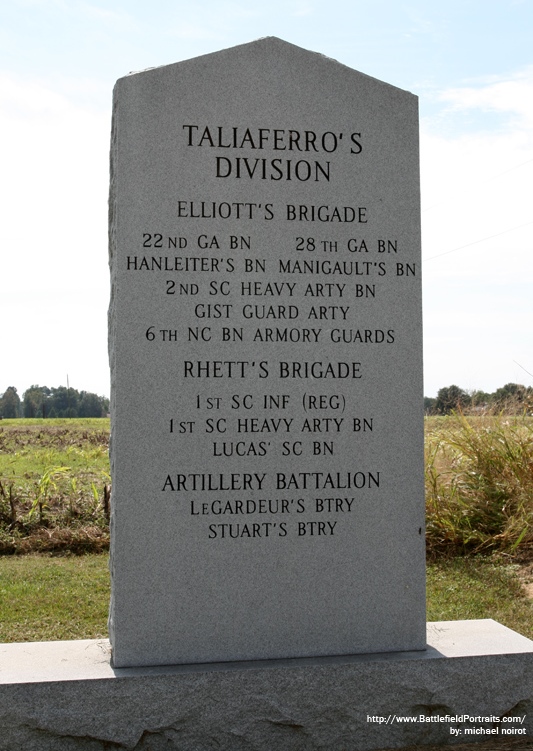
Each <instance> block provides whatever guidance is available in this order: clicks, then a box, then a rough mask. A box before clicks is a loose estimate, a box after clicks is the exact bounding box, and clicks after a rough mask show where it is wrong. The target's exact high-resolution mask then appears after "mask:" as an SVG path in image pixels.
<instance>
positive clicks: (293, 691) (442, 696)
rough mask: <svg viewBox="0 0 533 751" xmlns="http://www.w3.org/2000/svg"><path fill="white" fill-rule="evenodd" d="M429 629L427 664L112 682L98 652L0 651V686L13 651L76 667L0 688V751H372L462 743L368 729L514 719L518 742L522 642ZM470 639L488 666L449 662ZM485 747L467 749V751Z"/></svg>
mask: <svg viewBox="0 0 533 751" xmlns="http://www.w3.org/2000/svg"><path fill="white" fill-rule="evenodd" d="M432 625H433V626H436V627H437V629H436V631H435V633H438V634H439V640H440V641H439V642H438V648H435V647H431V648H430V649H429V650H428V651H427V652H414V653H413V652H410V653H405V654H403V655H402V654H401V653H400V654H398V653H392V654H390V655H366V656H363V655H356V656H348V657H337V658H308V659H298V660H276V661H263V662H255V663H244V664H239V663H232V664H217V665H187V666H169V667H166V668H122V669H118V670H113V668H112V667H111V665H110V661H109V647H108V642H107V641H106V640H100V641H97V640H86V641H81V642H74V643H72V642H71V643H69V642H66V643H65V642H54V643H51V644H47V643H41V644H26V645H24V644H13V645H2V646H0V680H2V672H4V673H5V670H6V667H8V663H9V662H11V666H12V667H13V665H17V664H18V663H17V659H19V658H17V654H18V655H19V657H20V653H21V651H22V652H24V651H25V652H26V653H27V654H26V660H27V666H30V667H32V665H33V664H34V662H35V659H36V655H37V654H38V653H39V652H40V651H41V652H48V655H49V657H48V660H49V662H50V659H51V657H50V655H51V653H52V652H53V653H54V657H53V659H54V660H55V663H54V664H59V663H60V662H61V660H60V659H59V655H60V654H61V645H69V649H71V650H72V651H73V652H74V653H75V652H76V650H78V654H82V655H83V654H85V658H83V659H85V663H86V664H85V668H84V669H81V670H80V676H81V677H80V679H79V680H77V679H73V678H72V676H71V677H70V678H69V679H63V680H51V681H46V680H40V681H35V680H34V681H33V682H32V681H31V680H30V681H29V682H24V683H16V682H13V681H11V683H9V684H6V683H5V681H4V684H3V685H0V728H1V729H2V732H1V733H0V751H19V749H21V748H24V751H78V750H81V751H100V750H101V751H103V750H104V749H110V748H118V749H128V750H129V751H160V749H165V750H168V751H170V750H171V749H179V751H200V750H201V749H210V748H217V749H219V751H247V750H249V751H252V749H253V751H271V750H272V749H283V751H318V749H320V750H321V751H341V750H346V751H347V749H350V751H372V750H377V749H384V748H390V749H392V748H405V747H409V746H412V745H418V746H420V745H422V746H423V745H426V744H431V743H435V744H442V745H449V744H450V745H451V744H453V743H457V742H461V743H464V740H465V737H464V736H463V737H462V738H461V737H459V738H457V737H452V736H450V733H449V725H448V724H446V723H441V724H437V723H426V724H421V723H420V724H413V723H411V724H409V725H407V724H403V725H402V724H399V723H394V722H391V723H390V724H389V723H386V724H379V723H372V722H369V721H368V716H369V715H376V716H378V715H379V716H388V715H390V716H393V715H395V714H396V715H407V714H411V715H415V716H416V715H418V714H419V713H424V714H427V715H436V714H439V713H440V714H445V713H447V714H450V715H453V714H463V713H464V714H470V715H474V714H476V715H478V714H483V715H488V714H493V715H495V716H498V717H503V716H506V715H507V716H509V715H512V714H514V713H517V714H518V713H519V714H521V715H526V721H525V725H524V727H525V728H526V730H527V733H528V734H529V735H531V734H532V733H533V642H531V641H530V640H528V639H526V638H525V637H521V636H520V635H519V634H516V633H515V632H513V631H511V630H510V629H506V628H505V627H503V626H501V625H500V624H497V623H495V622H494V621H477V622H476V621H474V622H473V621H465V622H449V623H439V624H432ZM478 627H479V634H480V635H481V636H480V639H481V642H484V643H485V644H486V645H487V647H488V651H489V652H492V654H491V653H489V654H484V655H479V654H475V655H471V656H469V655H468V654H462V652H468V649H469V648H470V647H471V646H472V644H473V643H474V641H473V638H472V637H473V636H475V633H476V628H478ZM462 631H463V632H464V633H466V632H468V633H467V636H466V638H465V640H464V642H465V645H466V647H465V649H463V650H461V645H460V641H461V638H460V634H461V632H462ZM483 634H484V636H483ZM491 634H492V636H493V640H492V641H491V636H490V635H491ZM498 641H499V643H500V649H499V652H498V644H497V642H498ZM506 643H507V645H508V649H509V651H508V652H507V653H506V646H505V645H506ZM520 649H522V651H520ZM87 650H88V651H87ZM91 650H92V652H91ZM446 651H451V652H452V653H453V654H455V655H456V656H451V657H447V656H445V652H446ZM471 651H472V650H471ZM89 653H90V654H89ZM6 655H7V656H8V659H7V660H6ZM9 655H11V656H10V657H9ZM67 661H68V660H67ZM80 661H83V660H80ZM87 664H90V665H92V667H93V668H94V670H95V672H94V674H93V675H92V676H89V672H88V670H87ZM528 715H529V716H528ZM501 738H502V741H503V739H504V736H501ZM485 739H486V736H485V737H480V736H472V742H474V743H475V742H476V741H480V740H485ZM522 739H523V736H522V738H520V737H517V738H516V739H515V740H517V741H520V740H522ZM505 740H506V741H507V740H513V739H512V738H511V737H509V738H508V737H507V736H505Z"/></svg>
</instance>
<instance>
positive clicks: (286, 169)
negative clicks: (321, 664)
mask: <svg viewBox="0 0 533 751" xmlns="http://www.w3.org/2000/svg"><path fill="white" fill-rule="evenodd" d="M110 266H111V281H112V297H111V306H110V360H111V369H112V444H111V461H112V475H113V498H112V550H111V573H112V599H111V608H110V637H111V641H112V645H113V661H114V664H115V666H117V667H123V666H134V665H157V664H177V663H193V662H211V661H229V660H231V661H232V660H250V659H269V658H279V657H299V656H319V655H339V654H350V653H364V652H386V651H401V650H413V649H415V650H416V649H423V648H424V647H425V568H424V489H423V422H422V403H423V402H422V323H421V279H420V217H419V164H418V114H417V99H416V97H415V96H413V95H412V94H410V93H408V92H405V91H402V90H400V89H397V88H395V87H392V86H389V85H387V84H385V83H382V82H380V81H377V80H375V79H372V78H370V77H368V76H365V75H363V74H361V73H358V72H356V71H354V70H351V69H349V68H347V67H345V66H343V65H340V64H339V63H337V62H335V61H332V60H330V59H327V58H325V57H323V56H321V55H318V54H316V53H312V52H308V51H305V50H303V49H301V48H298V47H295V46H293V45H290V44H287V43H285V42H282V41H281V40H278V39H275V38H267V39H263V40H259V41H257V42H253V43H251V44H247V45H243V46H241V47H236V48H233V49H229V50H225V51H222V52H219V53H215V54H213V55H207V56H204V57H200V58H196V59H193V60H189V61H186V62H182V63H178V64H175V65H169V66H165V67H162V68H157V69H153V70H148V71H144V72H142V73H138V74H134V75H130V76H128V77H125V78H122V79H120V80H119V81H118V82H117V85H116V88H115V95H114V119H113V135H112V147H111V196H110Z"/></svg>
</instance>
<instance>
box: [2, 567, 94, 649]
mask: <svg viewBox="0 0 533 751" xmlns="http://www.w3.org/2000/svg"><path fill="white" fill-rule="evenodd" d="M108 607H109V570H108V556H107V555H106V554H100V555H86V556H76V557H74V556H67V557H54V558H50V557H45V556H37V555H24V556H2V557H0V642H3V643H6V642H20V641H56V640H63V639H98V638H102V637H107V610H108Z"/></svg>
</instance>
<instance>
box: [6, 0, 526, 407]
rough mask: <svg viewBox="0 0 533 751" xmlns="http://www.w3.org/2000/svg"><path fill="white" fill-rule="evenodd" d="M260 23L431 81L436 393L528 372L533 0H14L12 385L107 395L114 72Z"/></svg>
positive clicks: (431, 388)
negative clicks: (109, 223) (108, 236)
mask: <svg viewBox="0 0 533 751" xmlns="http://www.w3.org/2000/svg"><path fill="white" fill-rule="evenodd" d="M264 36H277V37H280V38H281V39H284V40H285V41H287V42H291V43H292V44H296V45H298V46H300V47H304V48H305V49H308V50H312V51H315V52H320V53H323V54H325V55H327V56H328V57H331V58H334V59H336V60H338V61H339V62H341V63H343V64H345V65H348V66H350V67H352V68H355V69H356V70H359V71H361V72H363V73H366V74H368V75H370V76H373V77H375V78H379V79H381V80H383V81H386V82H387V83H390V84H393V85H394V86H398V87H400V88H403V89H406V90H408V91H411V92H413V93H414V94H416V95H417V96H418V97H419V104H420V137H421V196H422V259H423V295H424V383H425V386H424V393H425V395H427V396H435V395H436V394H437V391H438V389H440V388H442V387H445V386H449V385H451V384H456V385H458V386H460V387H461V388H463V389H465V390H467V391H473V390H477V389H479V390H483V391H488V392H492V391H494V390H495V389H497V388H499V387H500V386H503V385H504V384H506V383H509V382H514V383H523V384H525V385H531V386H533V375H532V374H533V347H532V343H533V335H532V330H533V327H532V319H533V316H532V313H533V264H532V256H533V239H532V238H533V0H460V1H458V0H446V2H434V0H427V1H424V0H407V1H406V2H403V1H402V0H350V1H349V2H344V1H343V0H327V2H326V0H262V1H261V2H255V1H254V0H232V1H231V2H226V1H225V0H194V1H189V2H184V1H183V0H175V1H174V2H170V1H166V0H151V1H150V2H146V0H142V1H137V0H109V1H107V2H106V1H104V0H1V1H0V133H1V140H0V150H1V162H0V163H1V171H0V176H1V177H0V212H1V233H2V243H1V246H0V247H1V250H0V315H1V323H2V335H1V338H0V342H1V344H0V394H2V393H3V392H4V391H5V389H6V388H7V387H8V386H15V387H16V388H17V389H18V392H19V394H20V395H21V396H22V394H23V392H24V391H25V389H27V388H28V387H29V386H30V385H31V384H40V385H47V386H49V387H52V386H59V385H66V384H67V378H68V381H69V384H70V386H72V387H74V388H76V389H78V390H80V391H81V390H85V391H92V392H95V393H97V394H100V395H109V368H108V359H107V307H108V299H109V272H108V260H107V194H108V179H109V178H108V175H109V166H108V160H109V135H110V126H111V97H112V90H113V86H114V83H115V81H116V80H117V79H118V78H120V77H122V76H124V75H126V74H127V73H129V72H130V71H137V70H142V69H144V68H148V67H153V66H159V65H165V64H169V63H174V62H178V61H180V60H186V59H189V58H192V57H196V56H198V55H203V54H206V53H210V52H216V51H217V50H220V49H225V48H228V47H232V46H234V45H237V44H243V43H246V42H250V41H253V40H254V39H257V38H259V37H264Z"/></svg>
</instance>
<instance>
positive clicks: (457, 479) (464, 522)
mask: <svg viewBox="0 0 533 751" xmlns="http://www.w3.org/2000/svg"><path fill="white" fill-rule="evenodd" d="M425 452H426V457H425V462H426V506H427V545H428V552H429V554H430V556H431V555H433V556H435V555H439V554H440V555H442V554H443V553H449V554H458V553H463V554H464V553H471V552H474V553H481V552H483V553H486V552H491V551H495V550H498V551H504V552H508V553H515V552H516V551H517V550H518V549H519V548H520V549H521V550H527V549H531V550H532V551H533V418H531V417H528V416H527V415H521V416H516V415H514V416H513V415H502V414H500V415H482V416H477V415H469V416H467V415H464V414H460V413H456V414H453V415H451V416H449V417H440V418H439V417H435V418H427V420H426V440H425Z"/></svg>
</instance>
